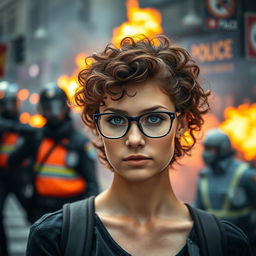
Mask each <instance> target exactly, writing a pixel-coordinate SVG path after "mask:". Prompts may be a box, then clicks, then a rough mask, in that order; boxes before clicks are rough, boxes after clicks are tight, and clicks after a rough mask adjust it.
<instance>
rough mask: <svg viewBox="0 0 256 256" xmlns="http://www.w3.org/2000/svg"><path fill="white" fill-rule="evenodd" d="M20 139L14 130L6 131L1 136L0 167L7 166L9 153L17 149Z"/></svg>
mask: <svg viewBox="0 0 256 256" xmlns="http://www.w3.org/2000/svg"><path fill="white" fill-rule="evenodd" d="M17 141H18V134H17V133H13V132H4V133H3V135H2V138H1V145H0V167H2V168H6V167H7V160H8V157H9V155H10V154H11V153H12V151H13V150H14V149H15V147H16V144H17Z"/></svg>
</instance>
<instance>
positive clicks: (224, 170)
mask: <svg viewBox="0 0 256 256" xmlns="http://www.w3.org/2000/svg"><path fill="white" fill-rule="evenodd" d="M218 167H219V169H218V170H215V169H213V167H207V168H204V169H203V170H202V171H201V173H200V176H199V180H198V188H197V195H196V199H195V207H197V208H200V209H203V210H206V211H208V212H210V213H213V214H215V215H216V216H218V217H219V218H222V219H225V220H228V221H230V222H231V223H233V224H234V225H236V226H238V227H239V228H241V229H242V230H243V231H244V232H245V233H246V235H247V236H248V237H249V239H250V240H251V241H253V240H254V239H255V233H254V232H255V223H252V213H253V211H254V209H255V202H256V182H255V181H256V179H255V178H256V171H255V170H254V169H252V168H251V167H250V166H249V165H248V164H246V163H244V162H241V161H238V160H236V159H235V158H234V157H229V158H225V159H224V160H222V161H220V162H218ZM253 233H254V234H253ZM253 243H254V244H255V240H254V242H252V244H253Z"/></svg>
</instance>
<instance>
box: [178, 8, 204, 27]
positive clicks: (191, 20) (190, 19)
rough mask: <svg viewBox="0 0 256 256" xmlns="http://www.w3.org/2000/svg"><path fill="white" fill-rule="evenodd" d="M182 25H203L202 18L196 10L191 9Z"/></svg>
mask: <svg viewBox="0 0 256 256" xmlns="http://www.w3.org/2000/svg"><path fill="white" fill-rule="evenodd" d="M182 25H183V26H184V27H186V28H195V27H200V26H201V25H202V19H201V18H200V17H199V16H198V15H197V14H196V13H195V11H194V10H190V11H189V13H188V14H187V15H186V16H185V17H184V18H183V19H182Z"/></svg>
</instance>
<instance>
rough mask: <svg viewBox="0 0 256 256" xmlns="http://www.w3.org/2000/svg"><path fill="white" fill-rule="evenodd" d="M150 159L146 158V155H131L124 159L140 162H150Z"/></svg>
mask: <svg viewBox="0 0 256 256" xmlns="http://www.w3.org/2000/svg"><path fill="white" fill-rule="evenodd" d="M150 159H151V158H150V157H147V156H144V155H131V156H128V157H126V158H124V159H123V160H124V161H136V160H137V161H139V160H150Z"/></svg>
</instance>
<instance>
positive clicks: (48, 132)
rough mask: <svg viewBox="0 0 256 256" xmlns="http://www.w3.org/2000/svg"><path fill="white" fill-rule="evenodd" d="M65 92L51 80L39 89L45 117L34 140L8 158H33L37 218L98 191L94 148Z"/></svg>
mask: <svg viewBox="0 0 256 256" xmlns="http://www.w3.org/2000/svg"><path fill="white" fill-rule="evenodd" d="M67 103H68V98H67V96H66V94H65V92H64V91H63V90H62V89H60V88H59V87H58V86H57V85H56V84H49V85H48V86H46V87H45V88H44V89H42V90H41V92H40V100H39V104H38V109H39V112H40V114H42V115H43V117H45V119H46V124H45V126H44V127H43V128H41V129H39V132H37V133H36V135H35V136H34V139H33V140H26V141H25V142H24V143H23V144H22V145H21V146H20V147H19V148H17V150H15V151H14V152H13V153H12V154H11V156H10V158H9V161H8V164H9V166H11V167H13V166H18V165H20V163H21V162H22V161H23V160H24V159H26V158H28V157H32V158H33V159H34V167H33V173H34V195H33V197H32V199H31V204H30V205H31V207H30V209H29V213H28V219H29V221H30V222H34V221H35V220H37V219H38V218H39V217H41V216H42V215H43V214H45V213H47V212H53V211H55V210H58V209H60V208H61V207H62V205H63V204H65V203H67V202H73V201H76V200H79V199H82V198H86V197H89V196H91V195H97V194H98V192H99V187H98V181H97V177H96V166H95V157H94V151H93V150H92V146H91V143H90V141H89V140H88V139H87V138H86V137H85V136H84V135H83V134H82V133H81V132H79V131H77V130H76V129H75V128H74V125H73V121H72V119H71V115H70V108H69V106H68V104H67Z"/></svg>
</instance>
